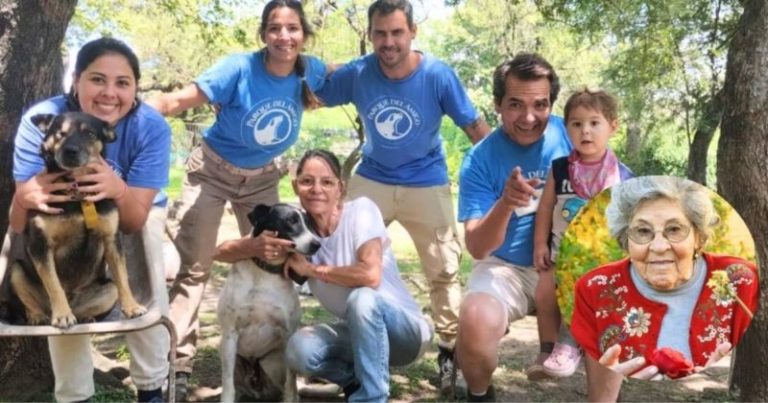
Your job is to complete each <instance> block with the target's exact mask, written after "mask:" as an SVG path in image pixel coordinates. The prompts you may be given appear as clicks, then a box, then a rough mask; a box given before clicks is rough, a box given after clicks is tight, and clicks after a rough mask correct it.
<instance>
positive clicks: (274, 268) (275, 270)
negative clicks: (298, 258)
mask: <svg viewBox="0 0 768 403" xmlns="http://www.w3.org/2000/svg"><path fill="white" fill-rule="evenodd" d="M251 260H252V261H253V263H254V264H256V266H258V267H259V268H261V269H262V270H264V271H266V272H267V273H272V274H277V275H280V276H282V275H283V265H282V264H269V263H267V262H265V261H263V260H261V259H259V258H257V257H256V256H254V257H252V258H251ZM288 277H290V278H291V280H293V282H294V283H296V284H298V285H302V284H304V283H305V282H306V281H307V278H306V277H304V276H300V275H299V274H298V273H296V272H295V271H293V270H288Z"/></svg>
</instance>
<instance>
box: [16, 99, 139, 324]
mask: <svg viewBox="0 0 768 403" xmlns="http://www.w3.org/2000/svg"><path fill="white" fill-rule="evenodd" d="M32 123H34V124H35V125H36V126H37V127H38V128H39V129H40V130H41V131H42V132H43V133H44V134H45V138H44V139H43V144H42V146H41V155H42V156H43V159H44V160H45V165H46V169H47V171H48V172H62V171H68V172H70V173H71V174H74V173H78V172H82V170H84V169H86V168H84V167H85V165H86V164H88V163H90V162H95V161H98V157H99V155H102V156H103V153H104V145H105V143H108V142H112V141H114V140H115V132H114V131H113V130H112V129H111V128H110V127H109V125H108V124H107V123H106V122H104V121H102V120H100V119H97V118H95V117H93V116H90V115H87V114H84V113H78V112H66V113H63V114H61V115H35V116H33V117H32ZM71 174H65V175H63V176H62V177H61V178H59V180H60V181H70V182H71V181H73V179H72V175H71ZM73 189H74V190H72V191H68V192H67V193H68V194H70V195H71V196H72V199H73V200H72V201H71V202H65V203H52V204H51V206H52V207H57V208H60V209H62V210H63V212H62V213H60V214H45V213H43V212H40V211H29V213H28V220H27V226H26V228H25V230H24V245H25V249H26V259H20V260H16V261H14V263H13V265H12V269H11V270H12V271H11V285H12V286H13V289H14V291H15V292H16V294H17V295H18V296H19V299H20V300H21V302H22V303H23V304H24V308H25V312H26V316H27V322H28V323H30V324H47V323H50V324H51V325H53V326H56V327H59V328H68V327H70V326H72V325H74V324H75V323H77V322H78V321H80V322H86V321H92V320H94V319H95V318H98V317H100V316H104V315H106V314H107V313H109V311H110V310H111V309H112V307H114V305H115V303H116V302H117V300H118V297H119V299H120V305H121V308H122V311H123V313H124V314H125V315H126V316H127V317H129V318H132V317H136V316H139V315H142V314H144V313H145V312H146V308H144V307H143V306H141V305H139V304H138V303H137V302H136V300H135V299H134V297H133V293H132V292H131V290H130V288H129V286H128V272H127V269H126V265H125V256H124V254H123V250H122V245H121V240H120V236H119V232H118V223H119V217H118V211H117V205H116V204H115V202H114V201H113V200H111V199H105V200H100V201H98V202H95V203H92V202H88V201H85V200H82V197H83V195H81V194H80V193H79V192H77V190H76V187H73ZM105 263H106V264H107V265H108V266H109V269H110V274H111V276H112V279H109V278H108V277H107V273H106V270H105V268H104V264H105Z"/></svg>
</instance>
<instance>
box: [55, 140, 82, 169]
mask: <svg viewBox="0 0 768 403" xmlns="http://www.w3.org/2000/svg"><path fill="white" fill-rule="evenodd" d="M57 154H58V155H57V156H56V161H57V162H58V163H59V165H61V167H62V168H67V169H72V168H76V167H79V166H82V165H84V164H85V163H86V159H85V158H83V156H84V155H83V153H82V152H81V149H80V148H79V147H78V146H77V145H75V144H71V145H70V144H65V145H63V146H62V147H61V148H60V149H59V151H58V153H57Z"/></svg>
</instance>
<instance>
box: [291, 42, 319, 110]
mask: <svg viewBox="0 0 768 403" xmlns="http://www.w3.org/2000/svg"><path fill="white" fill-rule="evenodd" d="M306 63H307V62H306V60H304V56H301V55H299V57H297V58H296V64H295V65H294V69H295V70H296V75H298V76H299V79H300V80H301V104H302V105H303V106H304V109H309V110H312V109H317V108H319V107H321V106H323V102H322V101H321V100H320V98H318V97H317V95H315V93H314V92H312V89H311V88H309V84H308V83H307V77H306V72H307V66H306Z"/></svg>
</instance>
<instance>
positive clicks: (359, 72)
mask: <svg viewBox="0 0 768 403" xmlns="http://www.w3.org/2000/svg"><path fill="white" fill-rule="evenodd" d="M368 36H369V38H370V40H371V42H372V44H373V48H374V53H373V54H369V55H367V56H364V57H361V58H358V59H356V60H353V61H351V62H350V63H348V64H346V65H344V66H342V67H341V68H339V69H338V70H336V71H335V72H334V73H333V74H332V75H331V77H330V78H329V80H328V82H327V83H326V84H325V86H324V87H323V89H322V90H320V91H319V92H318V95H319V96H320V98H321V99H322V100H323V101H324V102H325V104H326V105H329V106H336V105H342V104H346V103H350V102H351V103H353V104H354V105H355V107H356V108H357V111H358V114H359V115H360V118H361V119H362V121H363V125H364V127H365V137H366V140H365V144H364V146H363V156H362V161H361V162H360V165H359V166H358V167H357V171H356V173H355V175H354V176H353V177H352V179H351V180H350V183H349V189H348V194H349V198H350V199H352V198H354V197H357V196H362V195H364V196H367V197H369V198H370V199H372V200H373V201H374V202H376V204H377V205H378V206H379V209H380V210H381V212H382V215H383V217H384V221H385V223H387V224H389V223H390V222H392V221H393V220H397V221H398V222H400V224H402V225H403V227H404V228H405V229H406V230H407V231H408V233H409V234H410V236H411V238H412V239H413V241H414V244H415V246H416V250H417V251H418V253H419V257H420V259H421V263H422V268H423V271H424V273H425V275H426V277H427V280H428V281H429V285H430V300H431V306H432V317H433V319H434V323H435V330H436V333H437V334H438V335H439V337H440V341H439V346H440V351H441V354H440V355H439V358H438V361H439V364H440V370H441V382H443V380H444V381H445V383H444V384H445V385H446V386H448V385H449V384H450V383H449V378H448V377H447V376H446V377H442V375H446V374H449V373H450V372H451V371H450V370H452V367H453V344H454V342H455V338H456V331H457V328H458V308H459V303H460V301H461V289H460V285H459V282H458V277H457V274H458V269H459V259H460V256H461V246H460V244H459V242H458V238H457V235H456V234H457V232H456V222H455V218H454V215H453V202H452V200H451V190H450V184H449V181H448V170H447V165H446V162H445V154H444V151H443V146H442V141H441V137H440V133H439V130H440V123H441V120H442V117H443V115H448V116H449V117H450V118H451V119H452V120H453V121H454V123H456V125H457V126H459V127H461V128H462V129H463V130H464V131H465V132H466V133H467V135H468V136H469V138H470V140H471V141H472V143H476V142H477V141H479V140H480V139H482V138H483V137H485V136H486V135H487V134H488V132H490V128H489V127H488V124H487V123H485V121H484V120H483V119H482V118H481V117H480V116H479V114H478V113H477V111H476V110H475V108H474V107H473V105H472V103H471V101H470V100H469V97H468V96H467V94H466V92H465V90H464V88H463V87H462V85H461V83H460V82H459V79H458V77H457V76H456V73H455V72H454V71H453V70H452V69H451V68H450V67H448V66H447V65H445V64H444V63H443V62H441V61H439V60H437V59H435V58H434V57H432V56H430V55H426V54H424V53H421V52H418V51H415V50H412V49H411V41H412V40H413V39H414V38H415V36H416V25H415V24H414V23H413V10H412V7H411V4H410V3H409V2H408V0H377V1H375V2H374V3H373V4H371V6H370V7H369V8H368Z"/></svg>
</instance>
